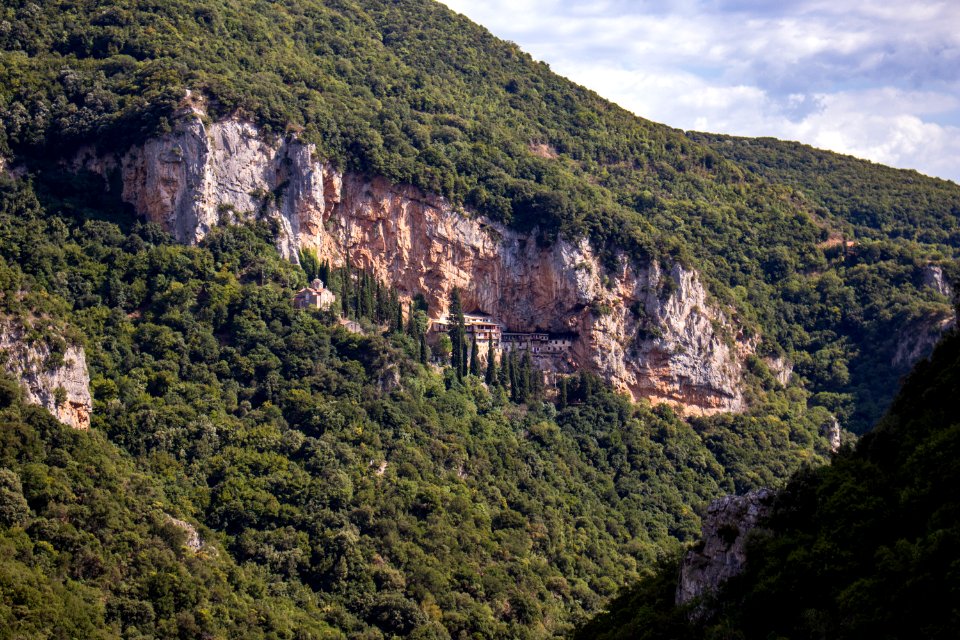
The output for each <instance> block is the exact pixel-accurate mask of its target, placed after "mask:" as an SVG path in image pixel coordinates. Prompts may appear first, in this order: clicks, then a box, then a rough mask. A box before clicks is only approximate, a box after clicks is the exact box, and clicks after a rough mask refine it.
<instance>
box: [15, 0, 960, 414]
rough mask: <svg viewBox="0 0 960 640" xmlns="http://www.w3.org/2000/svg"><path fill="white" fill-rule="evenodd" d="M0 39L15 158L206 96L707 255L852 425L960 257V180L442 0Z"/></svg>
mask: <svg viewBox="0 0 960 640" xmlns="http://www.w3.org/2000/svg"><path fill="white" fill-rule="evenodd" d="M0 46H2V50H3V52H2V54H0V122H2V135H0V148H2V149H4V150H6V152H8V153H13V154H14V155H15V156H16V157H18V158H20V159H21V160H22V161H23V162H26V163H27V164H29V165H30V166H34V167H37V168H39V167H41V166H42V165H43V161H49V160H50V159H55V158H57V157H63V156H65V155H69V150H70V149H71V148H76V147H78V146H80V145H85V144H90V143H91V142H96V143H97V144H99V145H101V147H114V148H117V149H120V150H122V149H123V148H125V147H126V145H129V144H130V143H131V142H133V141H138V140H142V139H143V138H144V137H147V136H150V135H156V134H158V133H161V132H163V131H166V130H168V129H169V128H170V127H171V126H172V117H173V115H172V114H173V112H174V111H175V109H176V107H177V105H178V104H179V103H180V101H181V100H182V99H183V96H184V95H185V92H186V91H187V89H190V90H192V91H194V92H199V93H202V95H204V96H206V97H207V98H208V99H209V110H210V111H211V114H212V116H213V117H223V116H227V115H230V114H239V115H241V116H247V117H251V118H254V119H256V120H257V121H258V122H259V123H260V124H261V125H262V126H263V127H264V128H265V129H266V130H267V131H272V132H274V133H275V134H276V135H288V134H289V135H297V136H299V137H301V138H303V139H306V140H309V141H311V142H313V143H315V144H316V145H317V149H318V154H320V155H321V156H323V157H326V158H328V159H330V160H332V161H333V162H335V163H337V164H338V165H340V166H341V167H343V168H345V169H350V170H354V171H360V172H364V173H368V174H378V175H385V176H387V177H389V178H391V179H393V180H394V181H397V182H401V183H412V184H415V185H418V186H420V187H422V188H423V189H425V190H427V191H433V192H437V193H441V194H443V195H446V196H447V197H449V198H450V199H451V200H453V201H454V202H457V203H462V204H463V205H465V206H467V207H468V208H469V209H471V210H474V211H477V212H480V213H483V214H486V215H489V216H491V217H493V218H495V219H499V220H502V221H505V222H508V223H510V224H513V225H514V226H516V227H518V228H521V229H530V228H534V227H535V228H537V229H538V230H539V231H540V232H541V233H542V234H543V235H544V236H545V237H547V238H551V237H556V236H557V235H561V234H562V235H565V236H568V237H577V236H582V235H587V236H589V237H590V238H592V239H593V241H594V242H595V244H596V245H597V246H598V247H599V248H600V249H601V250H602V251H605V252H607V253H608V254H610V255H613V254H615V253H617V252H620V251H626V252H627V253H629V254H631V255H633V256H634V257H635V258H636V259H638V260H651V259H664V260H680V261H682V262H686V263H691V264H693V265H694V266H696V267H697V268H699V269H700V270H701V271H702V272H703V273H704V275H705V277H706V278H707V280H708V282H709V284H710V288H711V291H712V293H713V295H714V296H716V297H717V298H718V299H719V300H721V301H722V302H724V303H727V304H731V305H733V306H734V307H736V309H737V315H738V319H739V322H741V323H742V324H743V325H744V326H745V328H746V330H747V331H748V332H758V333H759V334H760V335H761V336H762V337H763V344H762V347H761V352H762V353H764V354H771V355H774V356H777V355H780V354H782V353H785V354H786V355H787V356H788V358H789V359H790V360H791V361H793V362H794V363H795V364H796V365H797V366H796V367H795V370H796V373H797V374H798V375H799V377H800V381H801V382H803V383H805V384H806V385H807V388H808V389H810V390H811V391H812V392H813V394H814V400H813V401H814V402H815V403H817V404H819V405H821V406H824V407H826V408H828V409H829V410H830V411H832V412H833V413H835V414H836V415H837V416H838V417H839V418H840V419H841V421H842V422H843V424H844V425H845V426H847V427H848V428H850V429H852V430H854V431H863V430H865V429H866V428H867V427H868V426H869V425H870V424H871V423H872V422H873V420H875V419H876V417H877V416H878V415H879V414H880V412H881V411H882V409H883V407H884V406H885V405H886V403H887V402H888V399H889V398H890V397H891V396H892V394H893V392H894V390H895V388H896V383H897V380H898V379H899V377H900V376H901V375H902V374H903V373H905V369H904V368H902V367H900V368H897V367H894V366H891V364H890V363H891V360H892V359H893V355H894V353H895V352H896V348H897V344H898V340H902V339H903V335H902V334H903V333H904V332H906V333H907V334H909V332H910V331H912V330H914V328H915V327H916V326H917V325H918V324H922V321H923V319H924V318H929V317H930V315H931V314H932V313H933V314H936V313H945V309H948V308H949V307H948V306H947V305H948V303H949V301H948V300H945V299H944V298H943V297H942V296H939V295H938V294H937V293H935V292H932V291H930V290H929V289H927V288H924V286H923V269H924V267H925V266H926V265H927V264H928V263H930V262H935V263H945V264H946V265H947V268H948V271H950V269H952V268H953V267H952V265H953V261H954V259H955V257H956V252H957V248H958V246H960V244H958V243H960V231H958V228H957V220H958V217H957V212H958V211H960V187H957V185H954V184H952V183H948V182H945V181H941V180H935V179H930V178H925V177H923V176H920V175H918V174H916V173H913V172H904V171H896V170H892V169H885V168H878V167H875V166H873V165H871V164H870V163H865V162H861V161H855V160H852V159H844V158H841V157H839V156H836V155H835V154H829V153H824V152H814V151H812V150H809V149H806V148H803V147H800V146H797V145H788V144H781V143H776V142H772V141H756V142H749V141H746V142H744V141H738V140H737V139H729V138H722V137H719V138H718V137H715V136H705V135H701V134H689V135H687V134H684V133H683V132H680V131H676V130H673V129H670V128H668V127H665V126H662V125H657V124H655V123H651V122H648V121H645V120H643V119H641V118H637V117H636V116H634V115H632V114H630V113H628V112H626V111H624V110H622V109H620V108H618V107H616V106H615V105H612V104H610V103H609V102H606V101H604V100H603V99H602V98H600V97H599V96H597V95H596V94H594V93H592V92H590V91H587V90H585V89H583V88H581V87H579V86H577V85H575V84H573V83H571V82H569V81H567V80H565V79H563V78H560V77H559V76H557V75H555V74H553V73H552V72H551V71H550V70H549V68H548V67H547V65H545V64H543V63H539V62H535V61H533V60H532V59H531V58H530V57H529V56H528V55H527V54H525V53H523V52H522V51H520V50H519V49H518V48H517V47H516V45H514V44H512V43H509V42H504V41H501V40H498V39H496V38H494V37H493V36H491V35H490V34H489V33H488V32H487V31H485V30H484V29H482V28H481V27H479V26H477V25H475V24H473V23H471V22H469V21H468V20H466V19H465V18H463V17H461V16H458V15H456V14H454V13H453V12H451V11H449V10H448V9H446V8H445V7H443V6H442V5H440V4H438V3H436V2H432V1H429V0H404V1H402V2H393V1H390V2H386V1H377V0H363V1H350V0H339V1H327V2H322V1H320V0H297V1H296V2H293V1H289V2H265V1H260V2H239V1H236V0H198V1H194V2H177V1H168V2H167V1H165V2H162V3H156V2H120V1H108V2H45V3H39V4H38V3H33V2H15V3H6V4H5V5H4V9H3V17H2V20H0ZM839 237H842V238H846V239H849V240H850V241H853V242H855V243H856V245H855V249H854V250H852V251H838V250H837V242H836V241H835V240H836V238H839ZM950 274H951V275H956V273H955V271H950Z"/></svg>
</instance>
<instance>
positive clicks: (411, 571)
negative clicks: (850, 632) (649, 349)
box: [0, 0, 960, 639]
mask: <svg viewBox="0 0 960 640" xmlns="http://www.w3.org/2000/svg"><path fill="white" fill-rule="evenodd" d="M188 91H190V92H191V94H189V95H191V96H192V99H196V100H201V99H202V100H204V101H205V103H206V107H207V111H208V113H209V115H208V116H204V117H211V118H221V117H227V116H235V117H238V118H241V119H249V120H251V121H254V122H256V123H257V124H258V125H259V126H260V127H261V130H262V131H266V132H267V133H268V134H271V135H274V136H277V137H280V136H295V137H297V138H298V139H301V140H306V141H309V142H311V143H313V144H315V145H316V153H317V154H318V155H319V156H321V157H322V158H323V159H326V160H329V161H331V162H332V163H334V164H335V165H336V166H338V167H340V168H342V169H348V170H351V171H354V172H356V173H359V174H365V175H367V176H384V177H386V178H388V179H389V180H391V181H393V182H395V183H401V184H402V183H408V184H413V185H416V186H418V187H420V188H421V189H423V190H424V191H427V192H431V193H437V194H440V195H443V196H445V197H446V198H448V199H449V201H450V202H452V203H454V205H455V206H456V207H459V208H462V210H463V215H465V216H473V215H484V216H488V217H489V218H491V219H493V220H497V221H500V222H503V223H506V224H509V225H512V226H513V227H514V228H516V229H519V230H523V231H531V232H534V233H535V235H536V241H537V243H540V244H543V245H550V244H551V243H556V241H557V239H558V238H561V237H562V238H564V239H569V240H575V239H580V238H588V239H590V240H591V242H592V243H593V245H594V246H595V247H596V249H597V251H598V253H599V254H600V255H602V256H604V257H605V258H606V259H607V262H609V263H611V264H613V263H614V262H615V260H612V258H615V257H617V256H619V255H626V256H628V257H629V258H630V259H632V260H634V261H636V262H637V263H645V262H656V261H659V262H660V263H661V264H663V265H669V264H670V263H671V262H674V263H677V262H678V263H681V264H683V265H685V266H688V267H691V268H693V269H696V270H697V271H698V272H699V273H700V274H701V275H702V278H703V281H704V282H705V283H706V284H707V287H708V288H709V293H710V296H711V298H712V300H711V301H716V302H718V303H719V304H720V305H725V306H727V308H730V309H732V315H735V316H736V321H737V322H738V323H739V326H738V327H737V329H738V330H740V331H741V332H742V334H743V337H744V340H745V341H750V340H753V339H755V341H756V342H757V344H758V345H759V346H758V347H757V353H756V354H755V355H752V356H750V357H747V358H746V372H745V380H744V387H745V388H744V396H745V397H746V399H747V400H748V405H749V406H748V408H747V409H746V410H745V411H744V412H743V413H741V414H736V415H734V414H725V415H716V416H712V417H700V418H695V419H682V418H680V417H678V416H677V415H676V414H675V413H674V412H673V411H672V410H671V409H669V408H667V407H665V406H657V407H653V406H651V405H650V403H649V402H643V401H641V402H638V403H631V402H630V401H628V400H627V399H626V398H625V397H622V396H619V395H617V394H615V393H613V392H612V391H611V390H610V388H609V386H608V385H607V383H606V382H605V381H604V380H600V379H598V378H596V377H594V376H591V375H589V374H583V375H576V376H572V377H570V378H569V379H568V380H565V381H564V383H563V386H562V389H563V392H562V393H561V391H560V387H559V385H558V388H557V389H556V390H553V389H543V388H542V387H539V386H538V385H533V384H527V382H528V381H530V380H531V378H530V377H529V376H530V375H531V372H530V369H529V367H528V366H527V364H526V363H524V364H523V365H522V370H520V369H513V371H514V375H513V377H512V379H511V376H510V375H506V376H504V375H502V374H501V375H500V376H498V377H496V379H493V378H491V379H486V378H485V377H484V376H483V375H482V374H481V372H480V371H473V372H472V373H471V372H469V370H468V371H466V372H462V373H463V375H461V376H458V375H456V374H455V373H454V372H453V371H452V370H451V369H450V368H449V367H446V366H435V365H433V364H430V362H429V361H430V358H429V353H428V350H427V348H426V345H425V342H426V341H425V339H424V337H423V332H424V326H423V325H424V320H425V316H424V314H423V313H421V314H419V315H417V314H414V315H413V319H412V320H411V318H410V316H409V314H407V315H406V316H404V315H403V314H401V315H400V317H397V316H398V314H397V312H398V310H399V308H398V307H399V300H398V299H397V297H396V295H395V293H393V292H391V285H390V283H389V282H377V281H375V279H373V278H372V277H371V276H370V274H367V273H358V272H351V270H350V267H349V265H348V266H347V267H346V268H343V269H337V268H334V267H332V266H331V265H328V264H324V265H320V264H316V263H312V262H310V260H309V256H307V257H306V258H305V259H304V260H302V264H293V263H291V262H289V261H286V260H283V259H282V258H281V256H280V255H279V254H278V252H277V250H276V247H275V245H274V240H275V238H274V232H275V229H271V228H270V226H269V225H267V224H265V223H264V222H262V221H260V222H251V223H249V224H244V225H237V226H221V227H215V228H213V229H212V230H211V231H210V232H209V233H208V234H207V235H206V237H205V238H204V239H203V241H202V242H200V243H199V244H198V245H197V246H185V245H181V244H177V243H175V242H174V240H173V238H172V237H171V235H170V234H169V233H167V231H166V230H164V229H163V228H161V227H160V226H158V225H157V224H153V223H147V222H145V221H143V220H138V219H137V217H136V216H135V215H134V213H133V211H132V210H131V207H130V206H129V205H127V204H125V203H124V202H123V201H122V197H121V191H122V189H121V186H120V185H119V183H118V178H119V176H118V175H117V171H116V170H114V171H113V173H109V174H108V176H107V177H108V179H107V180H106V181H104V180H103V179H102V177H101V176H99V175H95V174H93V173H90V172H86V171H80V170H77V169H76V167H75V166H73V165H72V164H71V163H70V159H71V158H72V157H74V155H75V154H76V152H77V151H78V150H79V149H81V148H84V147H90V146H97V147H98V149H101V150H104V149H105V150H114V151H118V152H122V151H123V150H125V149H126V148H127V147H128V146H129V145H131V144H133V143H135V142H137V143H139V142H142V141H143V140H144V139H146V138H148V137H151V136H156V135H159V134H162V133H164V132H167V131H169V130H170V129H171V128H172V127H173V126H175V124H176V122H175V112H176V111H177V110H178V109H179V108H181V107H182V106H183V105H184V100H185V96H187V95H188V93H187V92H188ZM0 158H2V159H3V163H0V320H2V319H3V318H7V317H13V318H38V317H42V318H45V319H49V322H48V323H46V326H48V327H53V328H55V330H48V331H47V333H46V334H44V333H43V332H36V335H31V339H32V340H41V341H42V340H48V341H51V342H57V341H58V340H59V341H62V340H63V339H64V338H65V337H67V338H69V339H70V340H71V341H75V342H79V343H80V344H82V345H83V346H84V347H85V349H86V354H87V361H88V363H89V365H90V377H91V388H92V392H93V398H94V407H93V414H92V424H91V426H92V429H91V431H90V432H89V433H77V432H72V431H68V430H66V429H65V428H64V427H62V426H61V425H58V424H56V422H55V421H54V420H53V418H52V417H51V416H50V415H49V414H47V413H45V412H44V411H43V410H41V409H39V408H36V407H30V406H26V405H25V404H24V402H23V398H22V396H21V395H20V394H18V392H17V386H16V385H15V384H14V382H15V381H14V380H11V379H8V378H6V377H5V378H3V379H2V380H0V433H2V434H3V441H2V442H0V467H2V468H0V503H2V504H0V548H2V549H4V550H5V553H4V554H2V555H3V557H2V558H0V637H11V638H47V637H51V633H53V632H52V631H51V629H56V630H58V633H60V634H61V635H60V636H56V635H55V634H54V636H53V637H80V636H89V637H98V636H97V634H99V637H105V638H106V637H127V638H142V637H178V636H179V637H183V638H188V637H213V638H228V637H229V638H234V637H251V638H259V637H262V638H291V639H292V638H297V639H300V638H318V637H350V638H370V639H375V638H383V637H394V636H410V637H416V638H441V639H442V638H504V637H511V638H545V637H551V636H555V635H561V634H565V633H568V632H572V630H573V629H574V628H575V626H576V625H578V624H579V623H581V622H583V621H584V620H586V619H587V618H589V617H590V616H592V615H593V614H595V613H596V612H597V611H599V610H600V609H601V608H603V607H604V606H605V605H606V604H607V603H608V601H609V600H610V598H612V597H614V596H615V595H616V594H617V593H618V592H619V590H620V589H621V588H622V587H623V586H624V585H627V584H632V583H634V582H635V581H636V580H637V579H638V578H640V577H641V576H643V575H646V574H647V573H648V572H649V569H650V567H652V566H654V565H655V564H656V563H657V562H660V561H663V560H665V559H667V560H668V559H669V558H670V557H672V556H673V555H674V553H675V552H676V550H677V549H678V548H679V547H680V546H681V545H682V544H683V543H685V542H688V541H691V540H693V539H694V538H695V537H696V536H697V534H698V531H699V523H700V519H699V516H698V513H700V512H701V510H702V509H703V507H704V505H705V504H706V503H707V502H709V501H710V500H711V499H713V498H715V497H718V496H720V495H723V494H726V493H732V492H743V491H747V490H749V489H752V488H756V487H760V486H779V485H782V484H783V483H784V482H785V481H786V479H787V478H788V477H790V475H791V474H793V473H794V472H795V471H797V470H798V469H800V468H801V467H804V466H811V467H818V466H820V465H822V464H824V463H825V462H827V461H828V459H829V457H830V451H829V442H828V441H827V439H826V438H825V437H824V436H823V434H824V433H825V432H826V430H827V429H828V428H829V427H831V426H832V425H833V424H834V419H835V418H836V419H839V421H840V423H841V424H842V425H843V426H844V427H846V428H847V429H850V430H852V431H857V432H863V431H866V430H868V429H869V427H870V426H871V425H872V424H873V421H874V418H875V417H876V416H878V415H880V414H881V413H882V411H883V410H884V408H885V407H886V406H887V404H888V402H889V400H890V398H892V397H893V394H894V392H895V389H896V387H897V384H898V381H899V379H900V377H901V376H902V375H903V374H904V373H905V372H906V371H907V369H908V366H909V363H905V362H900V363H898V364H894V359H895V355H896V354H897V352H898V351H899V350H900V349H901V347H902V345H903V344H907V343H910V341H911V340H915V339H916V337H917V335H916V334H919V333H922V332H924V331H930V326H931V322H934V321H936V322H939V321H940V320H942V319H943V318H944V317H945V316H947V315H949V314H950V313H952V306H951V304H950V300H949V299H948V295H947V293H948V291H947V289H945V288H940V289H938V288H936V287H932V286H930V283H929V278H928V275H929V273H931V271H930V270H931V268H933V267H937V269H938V270H941V271H942V272H943V273H945V274H946V277H947V279H950V278H951V277H955V276H956V275H957V272H956V266H955V260H956V257H957V251H958V248H960V237H958V233H957V228H956V220H957V212H958V207H960V187H958V186H957V185H954V184H951V183H946V182H943V181H933V180H928V179H925V178H921V177H919V176H917V175H916V174H914V173H910V172H902V171H894V170H887V169H882V168H870V167H867V168H864V166H862V163H859V164H858V163H857V162H856V161H850V160H849V159H843V158H839V157H837V156H834V155H833V154H823V153H820V152H813V151H811V150H808V149H805V148H802V147H798V146H794V145H783V144H781V143H774V142H766V141H760V142H757V141H755V142H749V141H748V142H743V141H736V140H728V139H725V138H717V137H712V136H702V135H698V134H685V133H683V132H680V131H675V130H673V129H670V128H668V127H665V126H662V125H658V124H655V123H651V122H648V121H645V120H643V119H640V118H637V117H635V116H633V115H631V114H629V113H627V112H625V111H624V110H622V109H619V108H618V107H616V106H615V105H612V104H610V103H608V102H606V101H604V100H603V99H602V98H600V97H599V96H597V95H595V94H593V93H591V92H589V91H587V90H585V89H583V88H581V87H578V86H576V85H574V84H572V83H570V82H568V81H566V80H564V79H563V78H560V77H558V76H556V75H554V74H553V73H552V72H550V70H549V68H548V67H547V66H546V65H544V64H541V63H537V62H534V61H533V60H532V59H531V58H530V57H529V56H528V55H526V54H524V53H523V52H521V51H520V50H519V49H518V48H517V47H516V46H515V45H513V44H511V43H508V42H503V41H500V40H497V39H496V38H494V37H493V36H491V35H490V34H489V33H487V32H486V31H485V30H483V29H482V28H481V27H479V26H477V25H474V24H472V23H470V22H469V21H467V20H466V19H464V18H462V17H459V16H457V15H455V14H453V13H452V12H450V11H449V10H447V9H446V8H445V7H443V6H442V5H439V4H438V3H435V2H432V1H430V0H402V1H387V0H384V1H379V0H357V1H353V0H329V1H322V0H297V1H293V0H289V1H278V2H267V1H263V0H261V1H255V2H247V1H241V0H196V1H191V2H187V1H185V0H163V1H155V2H141V1H139V0H130V1H128V0H106V1H98V2H94V1H92V0H82V1H81V0H78V1H51V2H43V3H37V2H29V1H24V2H5V3H3V5H2V8H0ZM911 230H912V231H911ZM838 239H839V241H838ZM321 269H322V270H323V275H324V276H325V277H327V279H328V283H329V284H330V285H331V286H332V287H333V288H334V289H335V290H336V292H337V294H338V296H339V298H338V301H339V303H340V306H339V307H338V308H337V309H336V310H335V311H326V312H315V311H306V310H296V309H294V308H293V305H292V298H293V295H294V292H295V291H296V290H297V289H299V288H300V287H303V286H304V285H305V284H306V282H307V278H308V275H309V276H310V277H313V276H314V275H318V274H319V273H320V272H321ZM408 309H409V310H412V308H410V307H408V308H407V309H404V312H406V311H407V310H408ZM420 311H423V309H420ZM341 313H342V314H343V315H344V316H346V317H348V318H350V319H352V320H355V321H356V322H358V323H359V325H360V327H361V329H362V331H361V332H360V333H357V332H354V331H350V330H348V329H347V328H345V327H344V326H342V324H341V323H340V322H339V320H340V318H339V316H340V314H341ZM934 324H935V322H934ZM937 326H939V325H937ZM935 338H936V335H933V336H932V339H935ZM0 357H2V356H0ZM775 361H777V362H782V363H788V364H789V365H790V366H792V367H793V371H794V375H793V376H792V378H790V377H789V376H787V377H782V378H780V379H778V377H777V373H778V372H777V371H773V370H772V369H771V363H772V362H775ZM5 363H6V360H4V361H2V362H0V364H5ZM785 366H787V365H786V364H785ZM517 371H521V372H520V373H519V374H518V373H517ZM904 415H905V414H904ZM884 441H885V440H883V438H881V437H880V436H878V437H877V439H873V440H870V441H869V442H884ZM947 444H949V443H947ZM867 446H870V445H867V444H864V445H862V447H867ZM931 446H932V445H931ZM858 455H859V454H858ZM845 459H846V458H845ZM851 459H854V460H855V459H856V456H854V457H853V458H851ZM837 473H841V472H839V471H838V472H837ZM820 477H821V476H818V475H815V474H814V475H811V474H810V473H807V474H806V475H802V476H800V478H801V480H800V481H797V482H802V481H803V480H802V479H803V478H806V479H808V480H809V481H811V482H813V481H814V480H816V479H817V478H820ZM824 477H827V476H824ZM858 477H859V476H858ZM811 478H813V480H810V479H811ZM863 481H864V483H866V484H865V486H867V485H868V484H869V482H868V480H867V479H863ZM871 482H872V481H871ZM944 486H952V485H949V484H947V485H944ZM921 490H924V489H923V487H919V488H917V491H921ZM856 495H859V494H856ZM924 495H926V494H924ZM931 495H933V494H931ZM931 499H932V498H931ZM900 515H901V516H903V520H904V521H905V522H906V521H909V518H908V517H907V516H908V515H909V513H907V512H904V513H901V514H900ZM948 515H949V514H948ZM185 525H190V526H195V527H196V528H197V530H198V532H199V535H200V538H201V539H202V540H203V547H202V548H201V549H200V550H199V551H196V550H194V549H191V548H189V547H186V546H185V543H186V541H187V540H188V539H189V537H190V536H189V530H188V529H185ZM921 551H922V550H921ZM771 557H776V556H774V555H771ZM916 557H918V558H926V557H927V556H923V554H922V553H920V552H919V551H918V555H917V556H916ZM931 557H932V556H931ZM938 557H939V556H938ZM861 560H862V559H861ZM858 561H860V560H858ZM804 579H806V578H804ZM751 606H752V605H751ZM758 606H759V605H758ZM878 606H879V605H878ZM731 615H732V614H731ZM681 623H682V621H681ZM784 624H794V623H793V622H785V623H784ZM664 628H669V627H664Z"/></svg>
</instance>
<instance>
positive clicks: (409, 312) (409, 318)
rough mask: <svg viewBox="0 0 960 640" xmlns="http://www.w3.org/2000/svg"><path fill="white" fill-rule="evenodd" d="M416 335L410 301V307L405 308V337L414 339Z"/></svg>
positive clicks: (415, 324)
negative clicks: (408, 336)
mask: <svg viewBox="0 0 960 640" xmlns="http://www.w3.org/2000/svg"><path fill="white" fill-rule="evenodd" d="M402 313H403V312H402V311H401V314H402ZM417 333H418V331H417V323H416V321H415V320H414V317H413V302H412V301H411V302H410V306H409V307H407V335H410V336H414V337H416V335H417Z"/></svg>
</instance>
